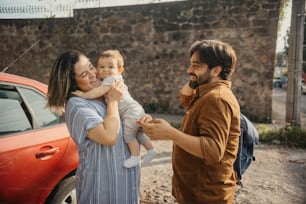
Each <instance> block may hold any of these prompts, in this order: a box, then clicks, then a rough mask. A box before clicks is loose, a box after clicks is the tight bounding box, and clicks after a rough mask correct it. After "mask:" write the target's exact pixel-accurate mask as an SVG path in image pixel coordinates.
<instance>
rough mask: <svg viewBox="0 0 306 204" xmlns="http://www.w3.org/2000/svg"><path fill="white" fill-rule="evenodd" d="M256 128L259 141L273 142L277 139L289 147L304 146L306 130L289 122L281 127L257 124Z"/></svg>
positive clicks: (305, 144) (305, 146) (305, 145)
mask: <svg viewBox="0 0 306 204" xmlns="http://www.w3.org/2000/svg"><path fill="white" fill-rule="evenodd" d="M257 129H258V133H259V141H260V142H263V143H273V142H275V141H278V142H279V143H280V144H282V145H286V146H289V147H299V148H306V130H305V129H302V128H300V127H297V126H292V125H289V124H288V125H286V126H285V127H281V128H271V127H268V126H266V125H258V126H257Z"/></svg>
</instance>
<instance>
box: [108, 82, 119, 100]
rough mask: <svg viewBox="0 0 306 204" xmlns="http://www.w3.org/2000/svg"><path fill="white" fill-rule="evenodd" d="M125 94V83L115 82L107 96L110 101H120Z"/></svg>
mask: <svg viewBox="0 0 306 204" xmlns="http://www.w3.org/2000/svg"><path fill="white" fill-rule="evenodd" d="M122 92H123V82H122V81H115V83H114V85H113V86H112V88H111V89H110V90H109V91H108V93H107V94H106V97H107V99H108V101H109V102H110V101H119V100H120V99H121V97H122Z"/></svg>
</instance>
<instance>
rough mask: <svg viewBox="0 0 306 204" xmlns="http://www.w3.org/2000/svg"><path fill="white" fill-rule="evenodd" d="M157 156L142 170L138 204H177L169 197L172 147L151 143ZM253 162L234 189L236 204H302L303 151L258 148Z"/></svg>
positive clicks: (304, 179) (305, 160) (305, 200)
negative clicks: (239, 184)
mask: <svg viewBox="0 0 306 204" xmlns="http://www.w3.org/2000/svg"><path fill="white" fill-rule="evenodd" d="M153 143H154V146H155V148H156V149H157V151H158V152H159V154H158V156H157V157H156V158H155V159H154V160H153V161H152V162H151V164H150V165H148V166H143V167H142V170H141V173H142V175H141V203H142V204H145V203H150V204H162V203H171V204H172V203H173V204H174V203H176V202H175V199H174V198H173V197H172V195H171V178H172V165H171V155H172V143H171V142H170V141H153ZM255 157H256V161H254V162H253V163H252V164H251V166H250V167H249V169H248V170H247V172H246V173H245V174H244V175H243V179H242V182H243V187H242V188H241V187H240V186H238V187H237V190H236V197H235V203H237V204H269V203H273V204H274V203H275V204H305V203H306V190H305V189H306V150H302V149H292V148H285V147H281V146H275V145H264V144H259V145H258V146H257V147H256V149H255Z"/></svg>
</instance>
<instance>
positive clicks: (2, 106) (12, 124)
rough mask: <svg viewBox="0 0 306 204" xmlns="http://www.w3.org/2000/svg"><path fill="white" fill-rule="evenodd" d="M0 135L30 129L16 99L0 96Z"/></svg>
mask: <svg viewBox="0 0 306 204" xmlns="http://www.w3.org/2000/svg"><path fill="white" fill-rule="evenodd" d="M0 110H1V114H0V135H6V134H9V133H15V132H22V131H26V130H30V129H32V127H31V124H30V122H29V120H28V118H27V116H26V114H25V113H24V111H23V109H22V107H21V105H20V103H19V101H18V100H13V99H4V98H0Z"/></svg>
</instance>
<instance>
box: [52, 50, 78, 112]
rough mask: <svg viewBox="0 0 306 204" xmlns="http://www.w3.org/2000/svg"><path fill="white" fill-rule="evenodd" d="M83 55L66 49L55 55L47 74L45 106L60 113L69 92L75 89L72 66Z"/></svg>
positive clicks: (69, 95)
mask: <svg viewBox="0 0 306 204" xmlns="http://www.w3.org/2000/svg"><path fill="white" fill-rule="evenodd" d="M81 55H83V54H82V53H81V52H79V51H77V50H68V51H66V52H64V53H62V54H61V55H59V56H58V57H57V59H56V60H55V62H54V64H53V66H52V68H51V71H50V75H49V84H48V103H47V106H48V107H49V108H50V109H51V110H52V111H54V112H57V113H59V114H62V113H63V111H64V106H65V103H66V101H67V100H68V99H69V98H70V97H71V92H72V91H75V90H77V84H76V81H75V73H74V66H75V64H76V63H77V62H78V61H79V59H80V56H81Z"/></svg>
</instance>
